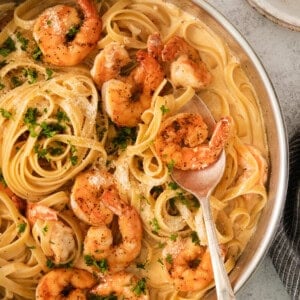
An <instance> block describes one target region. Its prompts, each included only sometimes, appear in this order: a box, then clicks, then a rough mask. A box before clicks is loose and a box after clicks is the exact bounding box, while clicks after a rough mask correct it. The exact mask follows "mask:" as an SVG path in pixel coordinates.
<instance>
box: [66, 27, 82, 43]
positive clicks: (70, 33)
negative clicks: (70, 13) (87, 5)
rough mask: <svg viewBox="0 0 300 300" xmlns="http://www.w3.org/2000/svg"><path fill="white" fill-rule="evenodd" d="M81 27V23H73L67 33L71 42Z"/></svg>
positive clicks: (67, 37)
mask: <svg viewBox="0 0 300 300" xmlns="http://www.w3.org/2000/svg"><path fill="white" fill-rule="evenodd" d="M79 29H80V24H76V25H73V26H72V27H71V28H70V29H69V31H68V32H67V34H66V39H67V41H68V42H71V41H73V40H74V38H75V36H76V34H77V32H78V31H79Z"/></svg>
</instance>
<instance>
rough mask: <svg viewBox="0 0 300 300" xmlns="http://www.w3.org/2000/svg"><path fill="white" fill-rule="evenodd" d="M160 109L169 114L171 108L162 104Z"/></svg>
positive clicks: (163, 113)
mask: <svg viewBox="0 0 300 300" xmlns="http://www.w3.org/2000/svg"><path fill="white" fill-rule="evenodd" d="M160 110H161V112H162V115H165V114H167V113H168V112H170V109H169V108H167V107H166V106H165V105H162V106H161V107H160Z"/></svg>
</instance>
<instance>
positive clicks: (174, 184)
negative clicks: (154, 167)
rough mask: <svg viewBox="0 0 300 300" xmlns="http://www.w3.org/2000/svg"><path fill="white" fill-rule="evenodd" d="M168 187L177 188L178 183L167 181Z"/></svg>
mask: <svg viewBox="0 0 300 300" xmlns="http://www.w3.org/2000/svg"><path fill="white" fill-rule="evenodd" d="M168 187H169V188H170V189H171V190H177V189H178V184H177V183H176V182H173V181H172V182H169V183H168Z"/></svg>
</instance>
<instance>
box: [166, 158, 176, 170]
mask: <svg viewBox="0 0 300 300" xmlns="http://www.w3.org/2000/svg"><path fill="white" fill-rule="evenodd" d="M174 166H175V161H174V160H173V159H172V160H171V161H169V162H168V163H167V168H168V171H169V173H172V172H173V169H174Z"/></svg>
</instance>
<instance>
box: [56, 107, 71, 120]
mask: <svg viewBox="0 0 300 300" xmlns="http://www.w3.org/2000/svg"><path fill="white" fill-rule="evenodd" d="M56 119H57V121H58V122H59V123H61V122H68V121H70V119H69V117H68V115H67V114H66V113H65V112H64V111H61V110H58V111H57V113H56Z"/></svg>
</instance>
